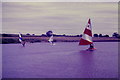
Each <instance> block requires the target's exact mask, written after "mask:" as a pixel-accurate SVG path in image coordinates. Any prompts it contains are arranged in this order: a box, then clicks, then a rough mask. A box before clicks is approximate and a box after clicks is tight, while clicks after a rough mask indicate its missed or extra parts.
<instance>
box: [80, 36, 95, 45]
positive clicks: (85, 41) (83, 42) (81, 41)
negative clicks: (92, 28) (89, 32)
mask: <svg viewBox="0 0 120 80" xmlns="http://www.w3.org/2000/svg"><path fill="white" fill-rule="evenodd" d="M92 43H93V42H89V41H87V40H84V39H82V38H81V40H80V43H79V45H89V44H92Z"/></svg>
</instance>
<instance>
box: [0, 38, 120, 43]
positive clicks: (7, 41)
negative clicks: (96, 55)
mask: <svg viewBox="0 0 120 80" xmlns="http://www.w3.org/2000/svg"><path fill="white" fill-rule="evenodd" d="M18 39H19V37H0V40H1V41H0V43H2V44H8V43H20V42H19V40H18ZM23 39H24V40H25V41H26V42H30V43H34V42H48V39H49V37H23ZM54 41H55V42H79V41H80V37H54ZM93 42H120V39H118V38H115V37H93Z"/></svg>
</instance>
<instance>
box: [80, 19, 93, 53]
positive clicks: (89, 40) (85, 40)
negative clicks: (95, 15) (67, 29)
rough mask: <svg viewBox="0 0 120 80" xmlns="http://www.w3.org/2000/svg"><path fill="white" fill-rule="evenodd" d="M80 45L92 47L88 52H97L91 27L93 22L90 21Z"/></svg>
mask: <svg viewBox="0 0 120 80" xmlns="http://www.w3.org/2000/svg"><path fill="white" fill-rule="evenodd" d="M79 45H90V48H88V49H87V50H90V51H91V50H95V48H94V45H93V40H92V27H91V20H90V19H89V20H88V23H87V26H86V28H85V30H84V32H83V35H82V37H81V38H80V42H79Z"/></svg>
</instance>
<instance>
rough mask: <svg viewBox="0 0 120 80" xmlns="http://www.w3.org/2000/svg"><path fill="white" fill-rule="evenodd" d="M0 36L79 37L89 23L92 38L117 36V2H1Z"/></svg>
mask: <svg viewBox="0 0 120 80" xmlns="http://www.w3.org/2000/svg"><path fill="white" fill-rule="evenodd" d="M2 18H3V20H2V25H3V29H2V30H3V31H2V32H3V33H18V32H21V33H23V34H26V33H30V34H44V33H46V32H47V31H48V30H52V31H53V32H54V33H55V34H70V35H76V34H82V33H83V30H84V28H85V26H86V24H87V21H88V19H89V18H90V19H91V21H92V28H93V34H94V33H98V34H99V33H102V34H109V35H111V34H112V33H113V32H118V3H117V2H3V3H2Z"/></svg>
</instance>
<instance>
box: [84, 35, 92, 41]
mask: <svg viewBox="0 0 120 80" xmlns="http://www.w3.org/2000/svg"><path fill="white" fill-rule="evenodd" d="M82 39H84V40H87V41H89V42H92V37H91V36H89V35H87V34H83V35H82Z"/></svg>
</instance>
